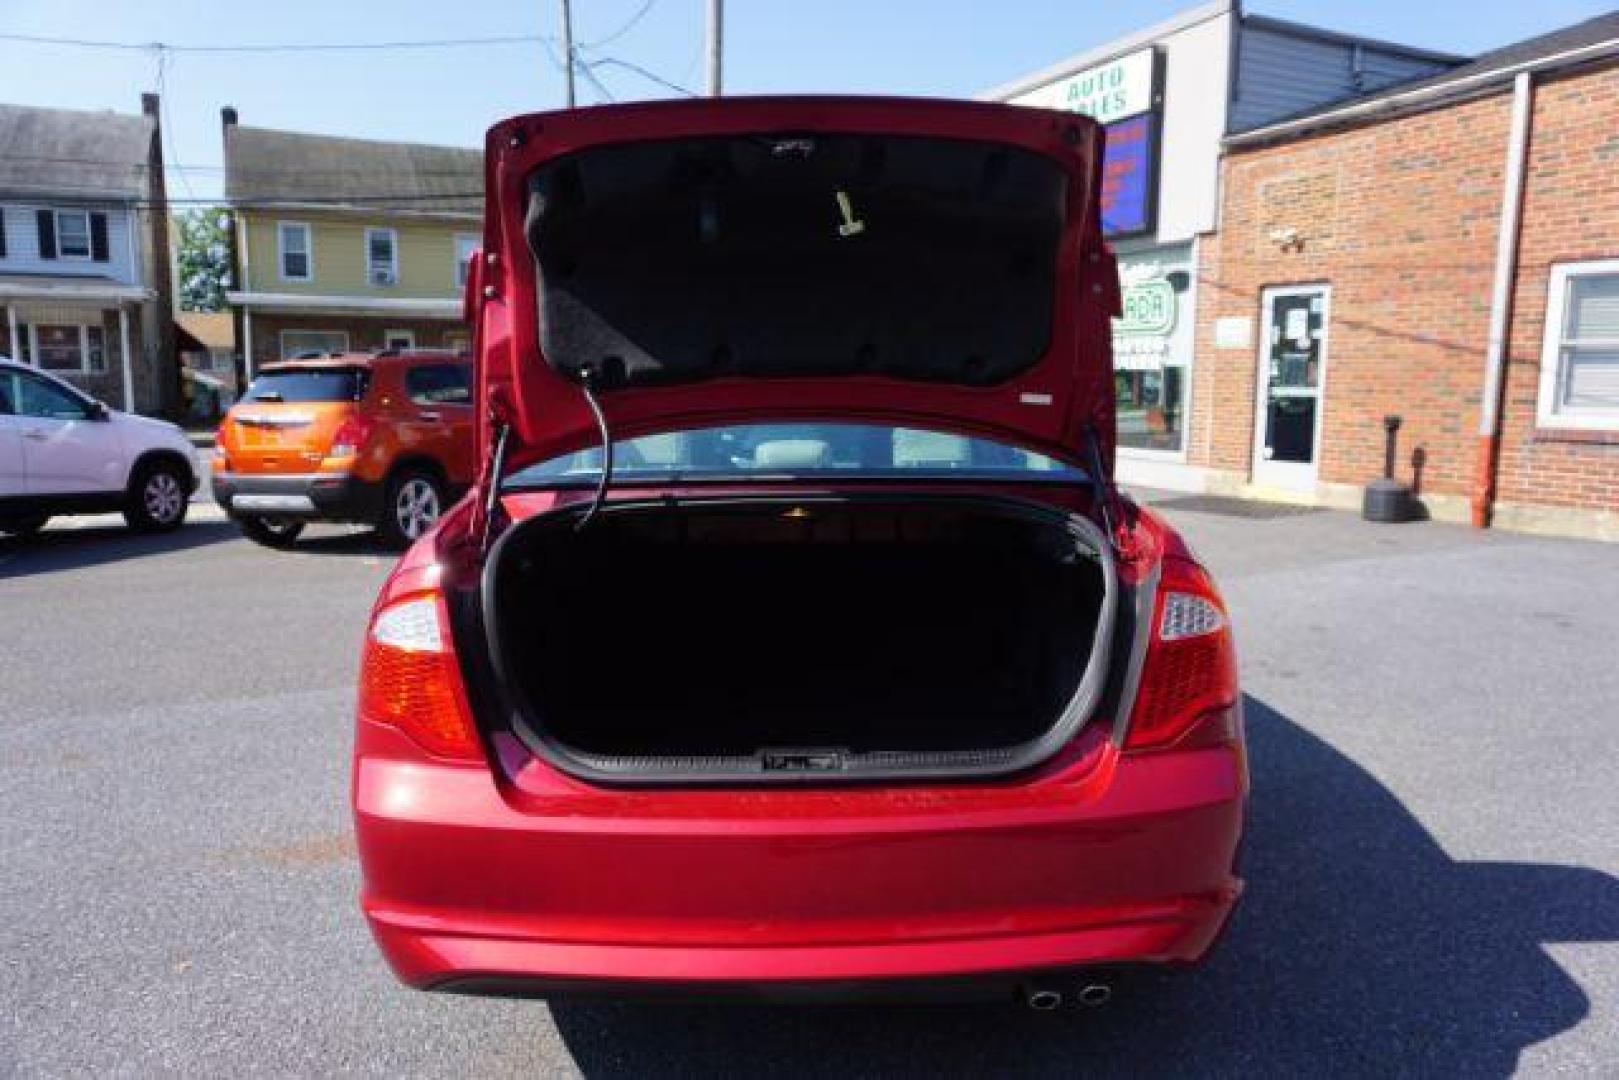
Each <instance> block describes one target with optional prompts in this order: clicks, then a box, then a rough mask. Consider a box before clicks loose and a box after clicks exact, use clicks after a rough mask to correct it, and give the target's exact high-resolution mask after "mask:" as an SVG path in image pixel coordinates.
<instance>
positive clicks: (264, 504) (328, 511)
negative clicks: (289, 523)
mask: <svg viewBox="0 0 1619 1080" xmlns="http://www.w3.org/2000/svg"><path fill="white" fill-rule="evenodd" d="M212 482H213V491H214V501H215V502H217V503H218V504H219V505H220V507H221V508H223V509H224V511H225V512H226V513H227V514H231V515H233V516H237V517H243V516H247V515H251V514H264V515H274V516H279V517H293V518H307V519H310V520H324V521H350V522H360V523H366V524H371V523H375V522H376V520H377V519H378V518H379V517H380V516H381V514H382V504H383V490H382V484H380V483H376V482H373V481H369V480H362V479H360V478H359V477H357V476H354V475H353V474H352V473H336V472H325V473H288V474H283V475H273V474H268V473H230V472H220V473H215V474H214V475H213V480H212Z"/></svg>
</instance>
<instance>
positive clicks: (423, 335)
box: [222, 107, 483, 376]
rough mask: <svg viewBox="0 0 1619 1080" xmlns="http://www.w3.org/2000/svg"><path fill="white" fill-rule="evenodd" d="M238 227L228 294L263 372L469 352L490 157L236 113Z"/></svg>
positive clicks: (232, 114) (231, 152)
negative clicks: (269, 124) (296, 359)
mask: <svg viewBox="0 0 1619 1080" xmlns="http://www.w3.org/2000/svg"><path fill="white" fill-rule="evenodd" d="M222 118H223V121H224V138H225V196H226V200H227V201H228V202H229V203H230V205H231V207H232V210H233V213H234V218H235V233H234V237H233V239H234V244H235V256H236V258H235V262H236V270H235V279H234V285H235V287H234V288H233V289H232V290H230V291H229V292H228V293H227V298H228V299H229V301H230V304H231V307H232V310H233V311H234V312H235V317H236V319H237V340H238V341H239V342H240V343H241V348H242V353H243V356H244V358H245V360H246V365H247V372H248V374H249V376H251V374H252V373H253V372H254V371H255V370H257V369H258V367H260V366H261V365H263V364H266V363H269V362H271V361H274V360H280V359H285V358H287V357H293V356H300V355H306V354H310V353H325V352H342V351H346V350H350V349H359V350H367V349H384V348H404V349H409V348H418V349H419V348H441V347H448V348H455V349H465V348H466V347H467V345H468V341H469V336H468V332H467V328H466V326H465V324H464V323H463V322H462V320H461V292H462V286H463V283H464V282H465V280H466V262H467V259H468V257H469V256H470V255H471V254H472V252H473V250H474V249H475V248H476V247H477V245H478V242H479V239H480V231H481V229H482V226H483V154H482V153H481V152H480V151H477V150H463V149H459V148H455V147H447V146H423V145H418V144H414V143H389V142H376V141H373V140H369V139H347V138H334V137H331V136H326V135H304V134H299V133H296V132H288V131H272V130H268V129H265V128H253V127H243V126H242V125H240V124H239V123H238V122H237V113H236V110H235V109H234V108H229V107H227V108H225V109H224V110H222Z"/></svg>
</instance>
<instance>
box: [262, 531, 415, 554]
mask: <svg viewBox="0 0 1619 1080" xmlns="http://www.w3.org/2000/svg"><path fill="white" fill-rule="evenodd" d="M323 528H324V527H323ZM333 528H334V529H335V530H339V531H331V532H327V531H322V532H319V533H308V532H306V533H304V534H303V535H302V536H300V537H299V538H298V542H297V543H295V544H294V545H293V546H292V547H291V548H289V549H287V550H289V551H291V552H294V553H298V554H303V555H374V556H376V557H378V558H382V559H390V560H391V559H397V558H398V557H399V555H400V551H399V549H398V548H393V547H389V546H388V545H387V544H385V543H383V542H382V540H381V539H379V538H378V536H377V534H376V531H375V530H373V529H363V528H352V529H350V528H347V527H344V526H334V527H333Z"/></svg>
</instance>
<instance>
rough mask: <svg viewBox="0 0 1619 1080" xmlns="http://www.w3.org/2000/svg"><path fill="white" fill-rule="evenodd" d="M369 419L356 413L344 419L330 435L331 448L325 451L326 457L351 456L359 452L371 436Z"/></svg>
mask: <svg viewBox="0 0 1619 1080" xmlns="http://www.w3.org/2000/svg"><path fill="white" fill-rule="evenodd" d="M371 426H372V425H371V421H370V420H368V419H366V418H365V417H363V416H360V415H359V414H358V413H356V414H354V415H352V416H350V417H349V418H348V419H346V420H344V421H343V423H342V424H341V425H339V427H338V429H337V434H335V435H333V436H332V448H331V449H330V450H328V451H327V452H326V456H327V457H338V458H340V457H353V456H354V455H355V454H358V453H359V452H360V448H361V447H363V446H364V445H365V443H366V440H367V439H369V438H370V437H371Z"/></svg>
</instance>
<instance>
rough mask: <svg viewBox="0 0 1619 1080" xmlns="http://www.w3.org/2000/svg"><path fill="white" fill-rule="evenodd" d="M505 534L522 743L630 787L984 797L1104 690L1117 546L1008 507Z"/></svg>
mask: <svg viewBox="0 0 1619 1080" xmlns="http://www.w3.org/2000/svg"><path fill="white" fill-rule="evenodd" d="M577 518H578V515H577V513H575V512H571V511H565V512H554V513H551V514H546V515H542V516H539V517H536V518H532V519H529V520H527V521H524V522H521V523H519V524H518V525H516V526H514V527H513V528H512V529H510V530H508V532H507V534H506V535H505V536H504V537H503V538H502V539H501V541H500V543H499V544H498V545H497V547H496V548H495V550H494V552H493V553H492V554H491V558H490V561H489V564H488V569H487V570H486V573H485V579H484V586H483V591H484V595H483V610H484V629H485V631H486V633H487V635H488V640H489V647H490V656H491V658H492V660H493V667H494V670H495V674H496V679H497V682H498V683H500V684H501V687H502V688H503V690H504V692H505V695H506V698H507V699H508V701H509V702H510V703H511V705H512V706H513V709H512V712H513V726H514V729H515V730H516V732H517V734H518V735H519V736H520V737H522V738H524V739H525V741H527V742H528V743H529V745H530V746H531V747H532V748H534V749H535V750H536V751H538V752H540V753H541V754H543V755H544V756H545V757H547V758H548V759H549V760H551V761H552V763H554V764H556V765H558V766H559V767H561V768H563V769H564V770H565V771H568V772H570V773H573V774H575V775H580V776H584V777H587V778H592V779H608V780H616V781H622V782H660V781H661V782H669V781H684V780H709V781H722V780H723V781H736V780H745V781H749V782H771V781H783V782H806V781H816V780H821V781H825V780H835V779H839V778H843V779H862V778H864V779H875V778H896V777H906V776H918V777H938V776H953V775H961V776H983V775H993V774H999V773H1005V772H1010V771H1013V770H1016V769H1021V768H1026V767H1028V766H1030V765H1033V764H1036V763H1038V762H1039V761H1042V760H1044V759H1045V758H1047V757H1049V756H1050V755H1051V754H1052V753H1054V752H1055V751H1056V750H1057V749H1059V748H1060V747H1061V746H1062V745H1064V744H1065V743H1066V742H1068V740H1069V739H1070V738H1071V737H1072V736H1073V735H1074V733H1075V732H1076V731H1077V730H1078V729H1079V727H1080V726H1081V725H1082V724H1083V723H1084V722H1085V720H1087V719H1088V718H1089V717H1090V715H1091V714H1092V713H1093V712H1094V710H1095V708H1096V705H1097V703H1098V701H1099V700H1100V698H1101V695H1102V689H1103V686H1104V684H1105V683H1106V681H1107V675H1108V662H1109V656H1110V653H1111V651H1112V649H1111V645H1112V634H1113V623H1114V614H1113V613H1114V610H1115V608H1116V606H1117V597H1116V594H1117V584H1116V580H1115V573H1114V568H1113V564H1112V555H1111V552H1110V551H1109V549H1108V546H1107V544H1106V543H1105V542H1104V541H1103V538H1102V536H1101V533H1100V532H1099V531H1098V530H1097V529H1096V528H1095V526H1094V525H1092V524H1091V523H1090V522H1089V521H1087V520H1085V519H1084V518H1081V517H1079V516H1078V515H1075V514H1072V513H1071V512H1068V511H1064V510H1059V509H1056V508H1053V507H1046V506H1041V505H1039V504H1034V503H1025V502H1022V501H1017V500H1011V499H996V498H987V497H972V498H967V497H925V496H907V497H897V496H877V495H871V496H850V497H829V496H812V497H804V498H794V497H791V496H781V497H750V498H732V499H703V500H693V501H683V502H681V503H678V504H676V503H672V502H657V503H643V504H634V503H631V504H624V505H618V506H613V507H610V508H608V509H607V510H606V511H605V512H604V513H603V514H602V515H601V516H600V517H599V518H598V519H597V520H596V521H595V522H594V523H592V524H591V525H590V526H589V527H588V528H586V529H584V530H582V531H581V530H577V529H576V528H575V522H576V521H577Z"/></svg>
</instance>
